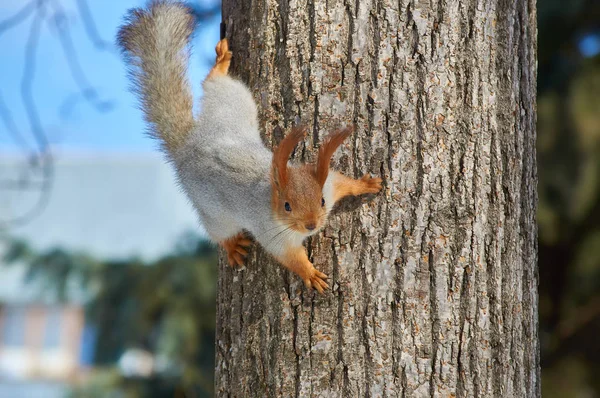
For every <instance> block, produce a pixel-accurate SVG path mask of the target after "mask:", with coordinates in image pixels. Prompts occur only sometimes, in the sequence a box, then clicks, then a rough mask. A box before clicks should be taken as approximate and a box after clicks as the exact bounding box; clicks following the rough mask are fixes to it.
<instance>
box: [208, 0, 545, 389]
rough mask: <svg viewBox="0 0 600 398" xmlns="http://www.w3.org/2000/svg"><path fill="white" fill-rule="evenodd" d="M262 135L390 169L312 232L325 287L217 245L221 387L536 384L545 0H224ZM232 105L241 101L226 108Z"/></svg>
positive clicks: (350, 169)
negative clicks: (239, 259) (235, 264)
mask: <svg viewBox="0 0 600 398" xmlns="http://www.w3.org/2000/svg"><path fill="white" fill-rule="evenodd" d="M223 19H224V21H225V22H226V24H227V25H226V26H227V28H226V32H227V33H226V34H227V37H228V38H229V39H230V43H231V44H230V45H231V47H232V50H233V51H234V58H233V73H234V74H235V75H237V76H239V77H240V78H241V79H242V80H243V81H244V82H246V83H247V84H248V85H249V87H250V88H251V90H252V92H253V93H254V95H255V98H256V100H257V102H258V104H259V108H260V110H259V113H260V118H261V128H262V129H263V132H264V138H265V142H266V143H268V144H269V145H273V144H276V143H278V142H279V140H280V139H281V138H282V136H283V135H284V132H287V131H289V127H290V126H292V125H293V124H295V123H296V122H298V121H302V122H304V123H307V124H308V125H309V126H310V128H311V134H310V135H309V136H308V137H307V138H306V140H305V142H304V144H302V145H301V146H300V147H299V148H298V149H297V151H296V154H295V158H296V159H304V160H314V159H315V155H316V152H317V149H318V147H319V143H320V142H321V141H322V139H323V137H325V136H326V135H327V133H328V132H330V131H333V130H334V129H336V128H339V127H341V126H346V125H349V124H353V125H354V126H356V131H355V133H354V134H353V136H352V137H351V138H349V139H348V140H347V141H346V143H345V144H344V145H343V146H342V147H341V149H340V150H338V152H337V153H336V155H335V157H334V161H333V165H334V168H337V169H338V170H340V171H342V172H345V173H346V174H348V175H351V176H354V177H359V176H361V175H362V174H364V173H372V174H375V175H381V176H382V177H383V178H384V190H383V191H382V192H381V193H380V194H379V195H377V196H376V197H374V198H361V199H354V200H346V201H344V202H343V203H342V204H341V205H340V206H339V207H338V209H337V211H336V213H335V214H334V215H333V216H332V217H331V219H330V222H329V223H328V226H327V227H326V228H325V230H324V231H323V232H322V233H320V234H319V235H318V236H317V237H315V238H313V239H312V240H309V241H308V243H307V248H308V253H309V257H310V258H311V260H312V261H313V262H314V264H315V266H316V267H317V268H318V269H319V270H321V271H323V272H325V273H326V274H328V275H329V277H330V279H329V281H330V285H331V287H332V289H331V290H329V291H328V292H327V293H326V294H325V295H323V296H320V295H318V294H316V293H313V292H308V291H306V290H305V288H304V286H303V284H302V282H301V280H300V279H299V278H298V277H297V276H295V275H293V274H290V273H289V272H288V271H286V270H285V269H284V268H283V267H281V266H280V265H278V264H277V263H275V262H273V261H271V260H270V259H269V257H268V256H267V255H266V254H264V252H263V251H262V250H260V248H259V249H257V250H254V251H253V252H252V253H251V255H250V257H249V261H248V264H247V266H246V269H245V270H243V271H235V270H232V269H230V268H229V267H228V266H227V265H226V262H225V261H222V260H221V263H220V271H219V282H218V284H219V286H218V304H217V305H218V310H217V311H218V316H217V318H218V320H217V342H216V344H217V358H216V394H217V396H228V397H401V396H402V397H481V396H503V397H536V396H539V395H540V363H539V342H538V315H537V312H538V298H537V284H538V275H537V229H536V217H535V216H536V203H537V194H536V185H537V172H536V163H535V161H536V153H535V120H536V119H535V107H536V103H535V97H536V38H537V28H536V6H535V1H533V0H425V1H423V0H399V1H397V2H389V1H385V0H378V1H376V0H346V1H340V0H329V1H326V0H314V1H313V2H307V1H305V0H263V1H255V0H245V1H238V0H224V1H223ZM232 117H235V115H232Z"/></svg>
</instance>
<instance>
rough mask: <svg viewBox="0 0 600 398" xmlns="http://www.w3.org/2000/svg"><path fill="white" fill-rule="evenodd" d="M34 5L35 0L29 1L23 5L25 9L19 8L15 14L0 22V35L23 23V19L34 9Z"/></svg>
mask: <svg viewBox="0 0 600 398" xmlns="http://www.w3.org/2000/svg"><path fill="white" fill-rule="evenodd" d="M35 3H36V2H35V0H34V1H30V2H29V3H27V4H26V5H25V7H23V8H21V9H20V10H19V12H17V13H16V14H15V15H13V16H12V17H10V18H7V19H5V20H4V21H2V22H0V35H1V34H2V33H4V32H5V31H7V30H9V29H10V28H12V27H15V26H17V25H18V24H20V23H21V22H23V21H24V20H25V19H27V17H28V16H29V15H30V14H31V13H32V12H33V11H35V9H36V4H35Z"/></svg>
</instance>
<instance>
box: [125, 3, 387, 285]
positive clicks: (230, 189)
mask: <svg viewBox="0 0 600 398" xmlns="http://www.w3.org/2000/svg"><path fill="white" fill-rule="evenodd" d="M195 24H196V20H195V18H194V15H193V13H192V11H191V10H190V8H188V6H186V5H185V4H183V3H180V2H174V1H169V0H153V1H150V2H149V4H148V5H147V6H146V7H145V8H136V9H132V10H130V11H129V13H128V15H127V17H126V20H125V23H124V25H123V26H121V28H120V29H119V33H118V39H117V40H118V45H119V47H120V48H121V50H122V53H123V55H124V59H125V62H126V64H127V65H128V66H129V76H130V78H131V80H132V82H133V90H134V91H135V92H136V93H137V95H138V97H139V100H140V103H141V109H142V110H143V112H144V116H145V120H146V122H147V123H148V124H149V134H150V135H151V136H152V137H153V138H156V139H158V141H159V142H160V143H161V147H162V149H163V151H164V152H165V153H166V155H167V158H168V160H169V161H170V162H172V164H173V165H174V167H175V169H176V174H177V177H178V180H179V183H180V185H181V187H182V188H183V190H184V192H185V193H186V194H187V196H188V198H189V200H190V201H191V203H192V205H193V207H194V208H195V210H196V212H197V214H198V216H199V219H200V222H201V224H202V225H203V226H204V228H205V230H206V232H207V234H208V236H209V238H210V239H211V240H212V241H213V242H215V243H217V244H219V245H220V246H222V247H223V248H224V249H225V251H226V252H227V257H228V262H229V264H230V265H231V266H232V267H234V266H240V267H242V266H243V265H244V259H245V257H246V255H247V254H248V251H247V249H248V247H249V246H250V245H251V240H250V239H249V238H248V236H247V235H246V233H250V234H251V235H252V237H253V238H254V240H255V241H257V242H258V243H260V244H261V245H262V246H263V247H264V249H265V250H266V251H267V252H269V253H270V254H271V255H272V256H273V257H274V258H275V259H277V261H279V262H280V263H281V264H282V265H283V266H285V267H286V268H287V269H288V270H290V271H292V272H294V273H296V274H297V275H298V276H299V277H300V278H302V280H303V281H304V284H305V285H306V287H307V288H308V289H310V288H314V289H316V290H317V291H318V292H319V293H323V291H324V290H325V289H327V288H328V287H329V286H328V284H327V282H326V279H327V275H325V274H324V273H323V272H320V271H318V270H317V269H316V268H315V267H314V266H313V264H312V263H311V262H310V260H309V259H308V256H307V254H306V250H305V248H304V247H303V241H304V240H305V239H306V238H307V237H308V236H311V235H314V234H315V233H317V232H318V231H319V230H320V229H321V228H322V227H323V225H324V224H325V222H326V221H327V217H328V216H329V213H330V211H331V210H332V208H333V206H334V205H335V203H336V202H338V201H339V200H340V199H342V198H343V197H345V196H350V195H362V194H367V193H371V194H375V193H377V192H379V191H380V190H381V188H382V180H381V178H377V177H371V176H370V175H365V176H363V177H362V178H360V179H353V178H349V177H347V176H344V175H343V174H341V173H339V172H336V171H333V170H330V167H329V166H330V162H331V157H332V155H333V153H334V152H335V150H336V149H337V148H338V147H339V146H340V145H341V144H342V142H343V141H344V140H345V139H346V138H347V137H348V136H350V134H351V133H352V131H353V129H352V128H344V129H341V130H339V131H336V132H335V133H333V134H331V135H329V136H328V137H327V138H326V139H325V140H324V142H323V143H322V144H321V146H320V148H319V152H318V158H317V161H316V164H293V163H291V162H290V161H289V158H290V156H291V154H292V152H293V151H294V149H295V147H296V145H297V144H298V143H299V142H301V141H302V140H303V138H304V135H305V131H304V129H302V128H300V127H296V128H293V129H292V131H291V133H290V134H288V135H287V136H286V137H285V138H283V140H282V141H281V143H280V144H279V145H278V146H277V147H276V148H275V149H274V151H273V152H271V151H270V150H269V149H268V148H267V147H266V146H265V145H264V144H263V142H262V140H261V137H260V131H259V125H258V113H257V107H256V103H255V101H254V98H253V97H252V94H251V92H250V90H249V89H248V88H247V87H246V85H244V83H242V82H241V81H239V80H237V79H235V78H232V77H231V76H230V75H229V65H230V63H231V58H232V52H231V51H230V49H229V45H228V42H227V39H222V40H221V41H219V42H218V43H217V45H216V49H215V50H216V54H217V56H216V61H215V64H214V66H213V67H212V69H211V70H210V72H209V73H208V76H207V77H206V79H205V80H204V82H203V86H202V87H203V90H204V95H203V97H202V99H201V106H200V112H199V115H197V117H194V113H193V109H192V107H193V98H192V92H191V88H190V84H189V81H188V77H187V68H188V61H189V47H190V43H189V41H190V37H191V35H192V33H193V31H194V28H195Z"/></svg>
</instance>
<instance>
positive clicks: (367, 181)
mask: <svg viewBox="0 0 600 398" xmlns="http://www.w3.org/2000/svg"><path fill="white" fill-rule="evenodd" d="M359 181H360V183H361V191H362V193H377V192H379V191H381V188H382V182H383V180H382V179H381V178H379V177H371V176H370V175H369V174H365V175H364V176H362V178H361V179H360V180H359Z"/></svg>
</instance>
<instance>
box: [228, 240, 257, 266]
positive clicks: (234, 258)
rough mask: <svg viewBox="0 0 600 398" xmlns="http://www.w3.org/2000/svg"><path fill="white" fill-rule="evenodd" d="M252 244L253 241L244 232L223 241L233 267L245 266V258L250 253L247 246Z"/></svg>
mask: <svg viewBox="0 0 600 398" xmlns="http://www.w3.org/2000/svg"><path fill="white" fill-rule="evenodd" d="M251 244H252V241H251V240H250V239H247V238H245V237H244V235H243V234H242V233H239V234H237V235H235V236H234V237H231V238H229V239H227V240H225V241H223V242H222V244H221V246H223V248H224V249H225V251H227V261H228V262H229V265H230V266H231V267H243V266H244V258H245V257H246V255H247V254H248V251H247V250H246V249H245V248H247V247H248V246H250V245H251Z"/></svg>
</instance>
